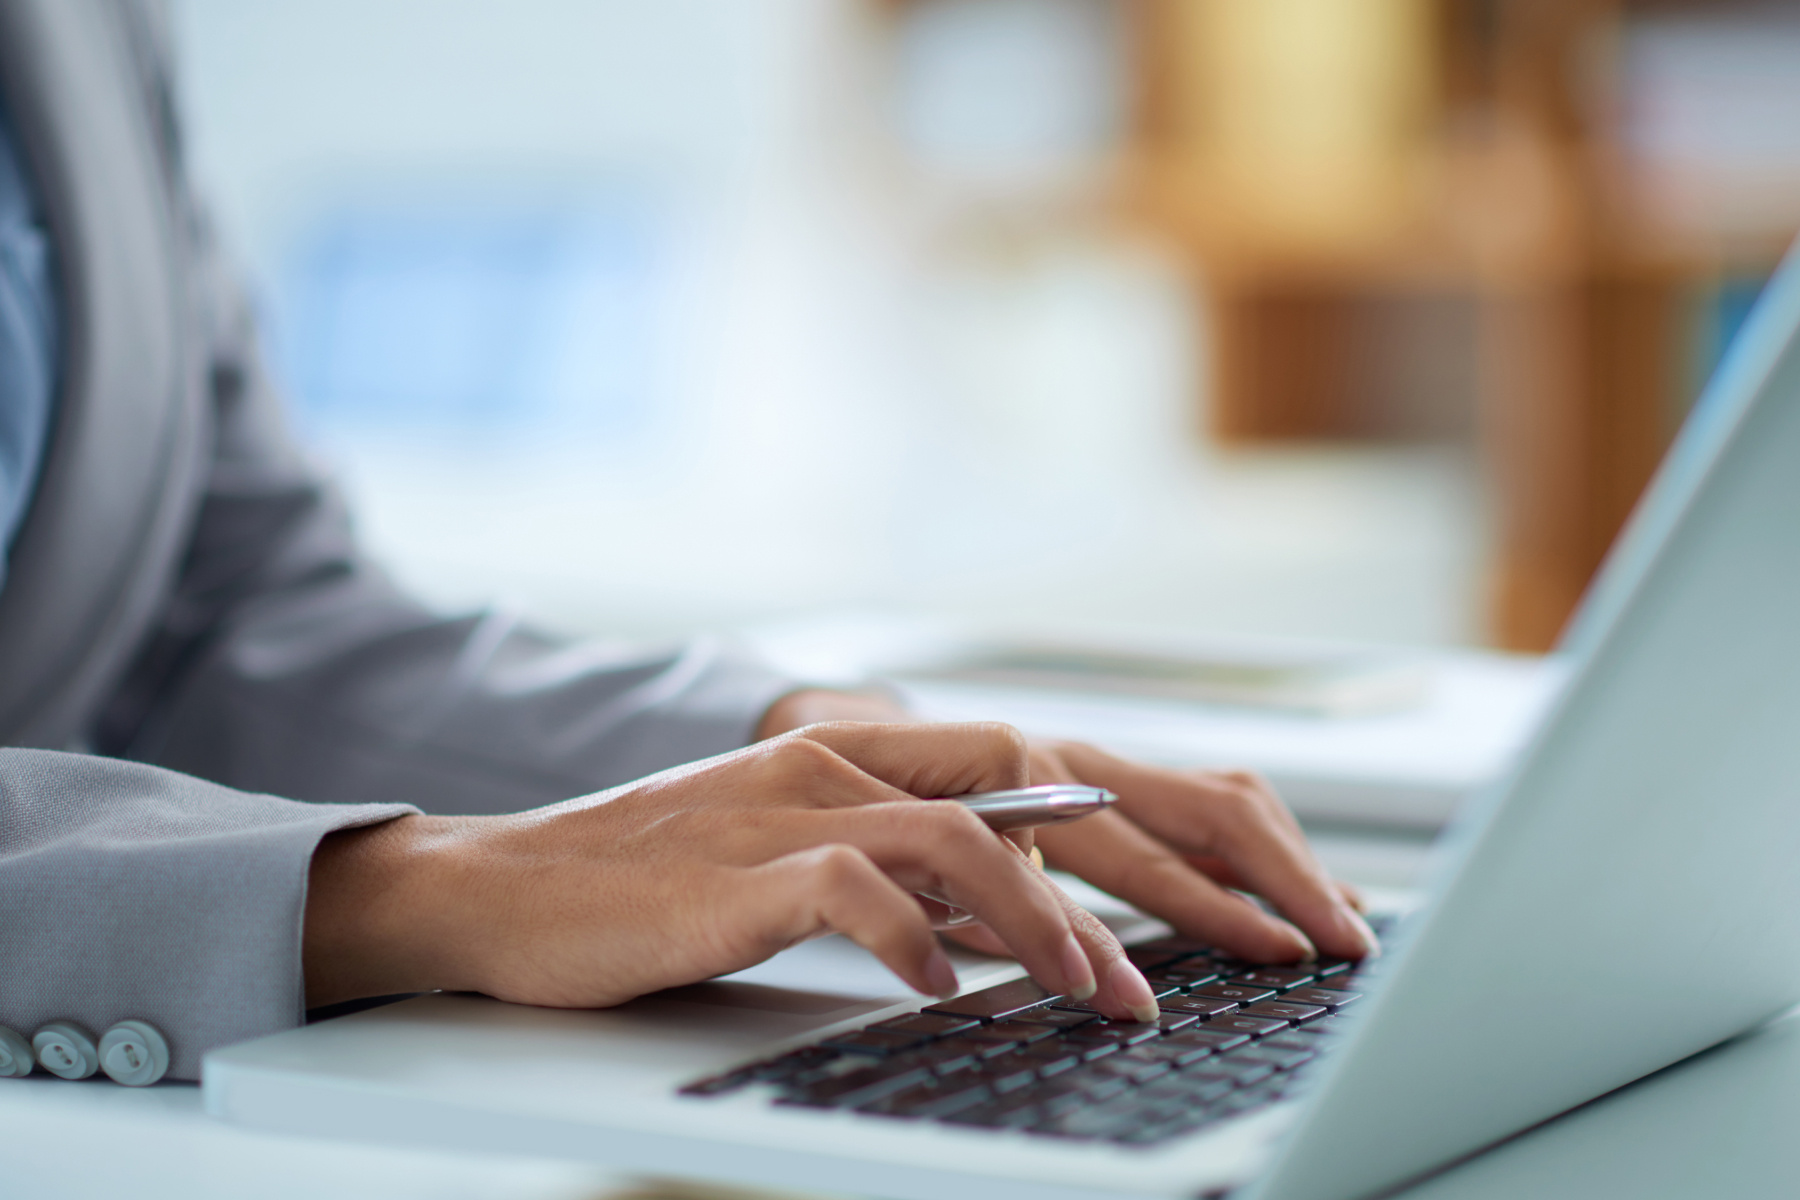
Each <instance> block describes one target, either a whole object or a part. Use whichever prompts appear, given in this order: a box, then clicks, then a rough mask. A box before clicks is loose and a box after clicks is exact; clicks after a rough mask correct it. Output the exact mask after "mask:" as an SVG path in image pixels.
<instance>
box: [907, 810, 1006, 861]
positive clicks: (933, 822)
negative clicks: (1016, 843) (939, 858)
mask: <svg viewBox="0 0 1800 1200" xmlns="http://www.w3.org/2000/svg"><path fill="white" fill-rule="evenodd" d="M920 815H921V816H922V817H923V818H924V821H925V836H926V837H927V838H928V839H930V841H931V843H932V849H933V850H936V851H940V852H941V851H946V850H951V849H954V848H957V847H960V846H966V845H968V844H969V842H970V841H971V840H972V839H977V838H986V837H989V836H991V835H990V834H989V832H988V827H987V825H986V824H984V823H983V822H982V820H981V818H980V817H978V816H976V815H975V814H974V813H972V812H970V811H969V810H968V809H966V808H964V807H963V806H962V805H960V804H943V803H939V804H927V805H926V806H925V809H924V811H923V812H922V813H921V814H920Z"/></svg>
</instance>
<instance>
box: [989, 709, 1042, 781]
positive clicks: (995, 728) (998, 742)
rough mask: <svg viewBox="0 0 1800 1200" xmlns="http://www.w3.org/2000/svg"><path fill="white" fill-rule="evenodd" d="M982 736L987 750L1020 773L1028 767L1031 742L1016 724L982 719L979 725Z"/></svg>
mask: <svg viewBox="0 0 1800 1200" xmlns="http://www.w3.org/2000/svg"><path fill="white" fill-rule="evenodd" d="M980 729H981V734H982V737H983V738H984V739H985V740H986V742H987V745H988V749H989V752H990V753H991V754H993V755H994V757H995V758H998V759H1000V760H1002V761H1004V762H1006V763H1009V764H1011V765H1012V766H1013V768H1014V769H1015V770H1016V771H1019V772H1021V773H1024V772H1026V771H1027V770H1028V769H1029V766H1030V761H1031V743H1030V742H1028V741H1027V740H1026V738H1025V735H1024V734H1023V733H1021V732H1020V731H1019V730H1018V728H1017V727H1016V726H1012V725H1008V724H1006V723H1004V722H1002V721H984V722H982V723H981V726H980Z"/></svg>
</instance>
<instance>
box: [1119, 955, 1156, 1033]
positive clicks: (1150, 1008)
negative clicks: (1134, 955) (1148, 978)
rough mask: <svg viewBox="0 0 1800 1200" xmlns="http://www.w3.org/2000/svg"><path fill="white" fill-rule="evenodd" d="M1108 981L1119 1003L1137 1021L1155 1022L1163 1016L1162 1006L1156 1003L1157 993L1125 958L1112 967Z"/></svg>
mask: <svg viewBox="0 0 1800 1200" xmlns="http://www.w3.org/2000/svg"><path fill="white" fill-rule="evenodd" d="M1106 981H1107V983H1108V984H1110V985H1111V987H1112V993H1113V995H1114V996H1116V997H1118V1000H1119V1003H1120V1004H1123V1005H1124V1006H1125V1009H1126V1011H1127V1012H1129V1013H1130V1014H1131V1016H1132V1019H1133V1020H1137V1021H1154V1020H1156V1018H1157V1017H1159V1016H1161V1015H1162V1005H1160V1004H1158V1003H1157V1002H1156V993H1155V992H1153V991H1151V990H1150V985H1149V984H1148V983H1146V982H1145V981H1144V976H1143V974H1142V973H1141V972H1140V971H1139V970H1138V969H1137V968H1136V967H1134V966H1132V965H1131V963H1130V962H1129V961H1127V960H1125V959H1123V958H1121V959H1119V960H1117V961H1116V962H1114V963H1113V965H1112V970H1111V971H1109V972H1108V973H1107V976H1106Z"/></svg>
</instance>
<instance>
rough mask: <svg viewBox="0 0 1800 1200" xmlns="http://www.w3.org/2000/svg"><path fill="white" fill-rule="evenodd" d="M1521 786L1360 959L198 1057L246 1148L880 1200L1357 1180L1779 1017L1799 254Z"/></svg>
mask: <svg viewBox="0 0 1800 1200" xmlns="http://www.w3.org/2000/svg"><path fill="white" fill-rule="evenodd" d="M1562 650H1563V654H1564V656H1565V657H1566V658H1567V659H1568V661H1569V665H1570V668H1571V671H1572V674H1571V676H1570V682H1569V684H1568V686H1567V688H1566V689H1565V691H1564V692H1563V694H1562V696H1561V698H1560V700H1559V701H1558V702H1557V703H1556V705H1555V706H1553V708H1552V709H1551V711H1550V714H1549V715H1548V716H1547V717H1546V719H1545V721H1544V723H1543V725H1542V727H1541V728H1540V729H1539V730H1538V731H1537V733H1536V735H1535V737H1534V739H1533V741H1532V742H1531V744H1530V745H1529V747H1528V748H1527V749H1526V751H1525V752H1524V754H1523V755H1522V756H1521V758H1520V760H1519V762H1518V763H1517V765H1516V767H1515V768H1514V770H1513V772H1512V774H1511V775H1510V777H1509V778H1508V779H1506V780H1505V781H1504V782H1502V783H1501V784H1499V785H1497V786H1495V787H1494V788H1492V789H1491V790H1490V791H1489V792H1488V793H1487V794H1485V795H1482V796H1479V797H1477V798H1476V799H1475V800H1473V801H1471V802H1470V803H1469V804H1468V805H1467V806H1466V809H1465V811H1464V812H1463V813H1462V814H1461V815H1460V816H1459V818H1458V820H1457V822H1456V824H1455V825H1454V826H1453V828H1452V830H1451V831H1450V832H1449V833H1448V834H1447V835H1446V843H1445V849H1444V852H1443V853H1442V854H1441V856H1440V858H1439V864H1438V867H1437V868H1436V869H1435V871H1434V875H1433V878H1432V880H1431V882H1430V885H1429V887H1428V888H1427V889H1426V893H1425V902H1424V903H1423V904H1422V905H1421V907H1420V908H1419V909H1418V910H1417V911H1416V912H1414V913H1413V914H1412V915H1410V916H1407V917H1404V918H1401V919H1399V920H1398V921H1396V922H1394V923H1393V924H1391V925H1390V926H1389V928H1388V933H1387V940H1388V953H1387V955H1386V956H1385V957H1383V958H1382V959H1381V960H1379V962H1378V963H1376V964H1372V965H1369V966H1360V965H1357V964H1349V963H1335V962H1322V963H1315V964H1304V965H1301V966H1297V967H1292V968H1279V969H1257V968H1255V967H1253V966H1252V965H1251V964H1247V963H1240V962H1235V961H1233V960H1231V959H1229V958H1227V957H1224V956H1222V955H1220V954H1218V953H1216V952H1214V950H1213V949H1212V948H1211V947H1208V946H1205V945H1202V944H1199V943H1196V942H1192V941H1187V940H1183V939H1180V938H1176V937H1172V936H1170V935H1169V932H1168V930H1167V929H1166V927H1153V926H1146V925H1144V923H1142V922H1137V923H1133V922H1131V921H1130V920H1129V919H1128V918H1127V919H1125V920H1124V922H1123V924H1122V925H1121V926H1120V930H1121V933H1122V934H1123V935H1124V937H1125V939H1126V940H1127V941H1128V943H1129V944H1131V945H1132V946H1133V950H1132V953H1133V955H1134V956H1135V957H1136V958H1137V960H1138V962H1139V963H1140V964H1141V965H1142V966H1143V967H1144V968H1145V969H1146V971H1147V973H1148V974H1149V976H1150V977H1151V978H1152V981H1153V982H1154V983H1155V985H1156V987H1157V989H1158V990H1159V991H1161V992H1163V993H1164V995H1165V999H1164V1001H1163V1003H1164V1017H1163V1019H1162V1020H1161V1021H1160V1022H1159V1023H1158V1024H1157V1025H1154V1026H1148V1025H1135V1024H1111V1023H1107V1022H1105V1021H1102V1020H1100V1019H1099V1018H1097V1017H1095V1016H1094V1015H1093V1014H1092V1013H1089V1012H1085V1011H1083V1010H1082V1008H1081V1006H1080V1005H1079V1004H1073V1003H1069V1002H1066V1001H1065V1000H1064V998H1061V997H1057V996H1053V995H1049V994H1047V993H1045V992H1043V991H1042V990H1041V989H1039V988H1037V987H1036V986H1035V985H1034V984H1032V983H1031V982H1030V981H1029V980H1026V979H1023V978H1022V973H1021V972H1020V971H1019V969H1018V968H1017V967H1016V966H1010V965H1007V964H1003V963H997V962H990V963H988V964H986V965H985V966H981V967H978V968H975V969H972V970H969V971H965V975H964V982H965V984H966V985H967V990H966V991H965V993H964V994H963V995H962V996H959V997H958V998H957V999H955V1000H952V1001H948V1002H944V1003H929V1002H927V1001H925V1000H922V999H921V998H920V997H917V996H913V995H910V994H909V993H905V992H904V991H903V989H901V988H900V987H899V985H898V984H897V983H894V982H893V981H891V980H889V979H887V978H886V977H885V976H883V975H881V974H880V973H879V972H874V971H872V970H871V968H870V966H869V962H868V960H867V959H866V957H864V956H861V952H860V951H857V950H856V949H855V947H852V946H849V945H847V944H846V943H843V942H841V941H838V940H836V939H826V940H824V941H821V942H817V943H811V944H809V945H807V946H803V947H798V948H796V950H794V951H792V952H790V953H789V954H787V955H783V956H779V957H778V958H777V959H775V960H772V961H771V962H770V963H767V964H764V965H763V966H762V967H759V968H756V969H754V970H753V971H750V972H745V973H741V974H739V975H737V976H733V977H730V978H727V979H723V980H715V981H710V982H707V983H702V984H697V985H694V986H692V987H688V988H681V989H676V990H674V991H672V992H667V993H661V994H658V995H656V996H650V997H644V998H641V999H639V1000H637V1001H634V1002H632V1003H631V1004H627V1005H624V1006H622V1007H620V1008H617V1009H610V1010H604V1011H592V1012H567V1011H554V1010H545V1009H532V1008H525V1007H519V1006H513V1005H506V1004H501V1003H498V1002H495V1001H492V1000H488V999H484V998H481V997H474V996H452V995H431V996H424V997H419V998H416V999H412V1000H408V1001H405V1002H403V1003H398V1004H393V1005H388V1006H386V1007H382V1008H378V1009H373V1010H370V1011H366V1012H362V1013H359V1014H356V1015H351V1016H345V1017H342V1018H339V1019H335V1020H330V1021H324V1022H320V1023H316V1024H312V1025H309V1026H306V1027H304V1028H301V1029H296V1030H292V1031H288V1032H285V1033H281V1034H278V1035H275V1036H272V1037H269V1038H264V1039H261V1040H258V1041H255V1042H250V1043H246V1044H243V1045H239V1046H234V1047H229V1048H225V1049H221V1050H218V1051H215V1052H213V1053H212V1054H210V1055H209V1056H208V1057H207V1059H206V1062H205V1068H204V1089H205V1100H206V1104H207V1107H208V1110H209V1111H210V1112H212V1113H214V1114H216V1115H219V1116H221V1117H224V1118H227V1119H230V1120H233V1121H239V1122H243V1123H246V1124H249V1125H254V1126H260V1127H266V1128H272V1129H285V1130H291V1131H295V1132H305V1133H314V1134H325V1135H335V1136H343V1137H351V1138H366V1139H374V1140H380V1141H387V1142H406V1143H416V1144H426V1145H441V1146H453V1147H457V1148H462V1149H484V1148H485V1149H491V1150H494V1151H503V1152H519V1153H528V1154H541V1155H555V1156H562V1157H571V1158H583V1159H590V1160H594V1161H597V1162H601V1163H605V1164H608V1165H609V1166H611V1167H613V1168H616V1169H619V1170H623V1171H631V1172H640V1173H643V1174H647V1175H662V1176H679V1177H686V1178H710V1179H719V1180H730V1181H734V1182H738V1183H743V1184H751V1185H765V1186H772V1187H779V1188H783V1189H788V1190H796V1191H806V1192H825V1193H850V1194H858V1195H878V1196H886V1197H894V1198H900V1200H955V1198H957V1197H969V1198H971V1200H973V1198H976V1197H980V1198H981V1200H1013V1198H1017V1200H1025V1198H1026V1197H1030V1198H1032V1200H1056V1198H1068V1200H1075V1198H1078V1197H1079V1198H1082V1200H1097V1198H1101V1197H1146V1196H1169V1197H1175V1196H1184V1197H1198V1196H1212V1195H1224V1194H1228V1193H1229V1194H1242V1195H1245V1196H1250V1197H1254V1198H1255V1200H1326V1198H1328V1197H1330V1198H1341V1197H1361V1196H1370V1195H1377V1194H1382V1193H1384V1192H1387V1191H1390V1190H1392V1189H1394V1188H1396V1187H1399V1186H1402V1185H1404V1184H1405V1183H1406V1182H1407V1181H1409V1180H1413V1179H1416V1178H1418V1177H1420V1176H1422V1175H1424V1174H1427V1173H1429V1172H1431V1171H1433V1170H1434V1169H1437V1168H1438V1167H1440V1166H1442V1165H1444V1164H1446V1163H1449V1162H1452V1161H1455V1160H1457V1159H1459V1158H1461V1157H1464V1156H1467V1155H1469V1154H1471V1153H1474V1152H1476V1151H1478V1150H1480V1149H1482V1148H1483V1147H1486V1146H1488V1145H1491V1144H1493V1143H1494V1142H1496V1141H1498V1140H1501V1139H1503V1138H1506V1137H1507V1136H1509V1135H1511V1134H1513V1133H1515V1132H1517V1131H1519V1130H1522V1129H1525V1128H1527V1127H1529V1126H1531V1125H1534V1124H1536V1123H1539V1122H1542V1121H1544V1120H1546V1119H1548V1118H1551V1117H1553V1116H1555V1115H1557V1114H1559V1113H1562V1112H1565V1111H1567V1110H1568V1109H1570V1108H1573V1107H1575V1106H1577V1105H1580V1104H1582V1103H1583V1102H1585V1101H1587V1100H1590V1099H1592V1098H1594V1097H1596V1096H1598V1095H1601V1094H1602V1093H1605V1092H1607V1091H1609V1090H1611V1089H1614V1088H1618V1087H1621V1086H1623V1085H1625V1084H1628V1083H1630V1082H1632V1081H1633V1080H1636V1079H1638V1078H1641V1077H1642V1076H1645V1075H1647V1074H1650V1073H1651V1072H1653V1071H1656V1070H1658V1069H1660V1068H1662V1067H1664V1066H1667V1065H1669V1064H1671V1063H1673V1062H1676V1061H1678V1060H1680V1059H1682V1058H1685V1057H1687V1056H1689V1055H1692V1054H1695V1053H1697V1052H1698V1051H1701V1050H1704V1049H1706V1048H1707V1047H1709V1046H1712V1045H1715V1044H1717V1043H1719V1042H1721V1041H1724V1040H1726V1039H1728V1038H1731V1037H1733V1036H1734V1035H1736V1034H1739V1033H1741V1032H1743V1031H1745V1030H1748V1029H1750V1028H1752V1027H1754V1026H1756V1025H1758V1024H1760V1023H1762V1022H1764V1021H1766V1020H1768V1019H1770V1018H1771V1017H1773V1016H1776V1015H1777V1014H1779V1013H1781V1012H1782V1011H1783V1010H1785V1009H1787V1008H1789V1007H1790V1006H1792V1005H1794V1004H1795V1003H1796V1002H1800V854H1797V853H1796V852H1797V851H1800V253H1790V255H1789V258H1788V260H1787V262H1786V263H1785V265H1784V266H1783V267H1782V269H1781V270H1780V271H1779V272H1778V273H1777V275H1776V277H1775V279H1774V280H1773V281H1772V282H1771V284H1770V285H1769V287H1768V289H1767V290H1766V292H1765V294H1764V296H1763V298H1762V300H1761V301H1760V302H1759V305H1758V307H1757V309H1756V311H1755V312H1754V313H1753V314H1752V316H1751V318H1750V320H1749V322H1748V323H1747V325H1746V327H1745V330H1744V332H1743V333H1742V334H1741V336H1740V337H1739V338H1738V340H1737V342H1736V344H1735V345H1734V346H1733V348H1732V350H1731V352H1730V353H1729V355H1728V356H1727V359H1726V361H1725V363H1724V365H1723V366H1722V367H1721V369H1720V371H1719V372H1718V374H1717V376H1716V377H1715V379H1714V380H1713V382H1712V384H1711V386H1710V387H1709V389H1708V391H1707V393H1706V395H1705V396H1704V397H1703V399H1702V401H1701V403H1700V404H1699V406H1698V407H1697V408H1696V410H1695V412H1694V413H1693V415H1692V416H1691V418H1690V419H1689V420H1688V422H1687V425H1686V427H1685V428H1684V430H1683V431H1682V434H1681V436H1680V438H1679V439H1678V441H1677V443H1676V445H1675V447H1674V448H1673V450H1672V451H1671V452H1670V454H1669V457H1668V459H1667V460H1666V462H1665V463H1664V465H1663V467H1662V469H1661V471H1660V473H1659V474H1658V476H1657V478H1656V480H1655V482H1654V484H1653V485H1652V487H1651V489H1650V491H1649V492H1648V494H1647V495H1646V497H1645V499H1644V500H1643V501H1642V503H1641V504H1640V505H1639V508H1638V511H1637V512H1636V513H1635V514H1634V516H1633V519H1632V521H1631V524H1630V526H1629V527H1628V529H1627V531H1626V532H1625V534H1624V535H1623V536H1622V537H1621V539H1620V541H1619V543H1618V544H1617V545H1616V546H1615V548H1614V550H1613V552H1612V554H1611V556H1610V558H1609V559H1608V561H1607V564H1606V566H1605V568H1604V570H1603V572H1602V574H1601V576H1600V577H1599V579H1598V580H1597V581H1596V583H1595V584H1594V586H1593V587H1592V589H1591V590H1590V592H1589V594H1588V596H1587V598H1586V599H1585V601H1584V603H1583V606H1582V609H1581V611H1580V613H1579V614H1578V615H1577V618H1576V620H1575V622H1574V623H1573V625H1572V627H1571V630H1570V632H1569V634H1568V635H1567V637H1566V638H1565V641H1564V645H1563V648H1562Z"/></svg>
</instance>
